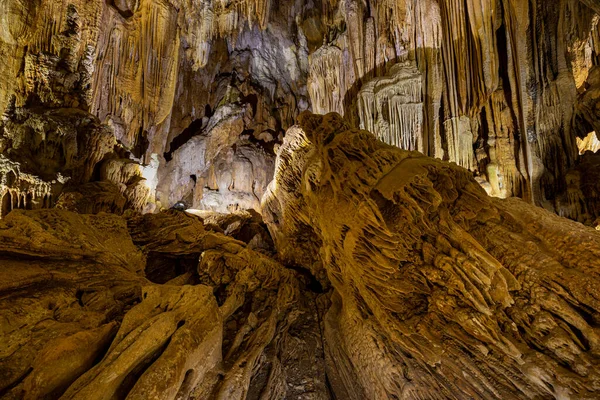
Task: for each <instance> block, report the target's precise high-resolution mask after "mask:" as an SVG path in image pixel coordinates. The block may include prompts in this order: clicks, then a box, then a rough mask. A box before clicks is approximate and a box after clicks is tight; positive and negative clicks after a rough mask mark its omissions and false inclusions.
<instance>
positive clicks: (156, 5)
mask: <svg viewBox="0 0 600 400" xmlns="http://www.w3.org/2000/svg"><path fill="white" fill-rule="evenodd" d="M599 11H600V8H599V7H598V6H597V5H596V4H595V2H594V1H591V0H585V1H581V0H565V1H561V2H560V4H554V3H552V4H551V3H548V2H543V1H539V0H526V1H521V2H518V1H514V0H502V1H495V0H494V1H491V0H485V1H473V0H468V1H464V2H463V1H455V0H426V1H422V0H400V1H388V0H386V1H373V0H368V1H358V0H348V1H337V0H294V1H289V2H284V3H281V4H279V3H276V2H275V3H274V2H271V1H267V0H261V1H246V0H236V1H226V2H223V1H216V0H168V1H163V0H137V1H126V0H119V1H99V0H93V1H82V0H73V1H70V2H68V3H57V2H53V1H49V0H36V1H34V2H31V1H30V2H22V1H19V0H6V1H5V2H4V4H3V5H2V8H1V9H0V13H1V14H2V28H3V29H2V31H1V32H0V56H1V57H0V59H1V60H0V70H1V71H2V72H3V73H2V74H1V76H0V111H2V112H5V113H6V114H7V115H11V114H12V113H14V111H15V110H26V111H23V112H22V113H34V114H35V113H36V112H39V110H38V111H35V109H36V107H37V108H38V109H39V108H42V109H44V110H57V109H66V108H70V109H76V110H81V111H86V112H89V113H90V114H92V115H93V116H95V117H96V118H98V120H99V121H100V122H101V123H102V124H105V125H106V126H108V128H106V127H104V128H103V129H107V131H108V132H110V135H111V136H112V137H113V138H114V139H115V141H116V142H117V143H118V144H119V146H120V147H121V149H122V150H123V151H121V152H120V154H118V155H116V156H115V157H114V158H125V159H129V160H132V161H134V162H136V163H138V164H140V165H141V168H142V169H146V168H149V167H150V168H151V169H152V170H153V171H154V172H152V175H153V176H154V177H155V178H156V179H155V181H153V182H150V181H149V180H148V179H147V182H146V183H145V186H146V187H147V190H148V193H147V197H146V198H144V195H143V193H142V192H143V190H142V189H143V188H135V190H134V191H135V192H136V193H135V194H132V195H131V196H129V197H130V199H129V200H128V205H127V206H126V208H129V207H130V205H131V207H133V208H136V209H143V210H146V211H150V210H153V209H161V208H169V207H171V206H173V205H174V204H175V203H177V202H179V201H183V200H185V202H186V203H189V204H190V205H191V206H194V207H196V208H201V207H205V208H211V209H216V210H219V211H224V210H226V209H227V207H229V208H235V207H239V208H247V207H252V208H254V209H256V210H257V211H260V210H259V209H258V201H257V200H256V197H260V193H262V192H263V191H264V190H265V188H266V184H267V183H268V179H267V180H265V179H263V178H262V177H261V176H257V175H256V174H255V172H256V171H257V170H258V169H261V168H263V167H264V166H265V165H264V164H270V163H271V161H272V159H273V157H274V152H273V148H274V147H276V145H279V144H280V142H281V138H282V136H283V133H284V132H285V130H286V129H287V128H289V127H290V126H291V125H293V123H294V121H295V118H296V116H297V115H298V114H299V113H300V112H302V111H304V110H308V109H310V110H312V111H313V112H317V113H327V112H338V113H340V114H342V115H344V117H345V119H346V120H347V121H348V122H349V123H350V124H351V125H352V126H354V127H359V126H360V127H363V128H366V129H367V130H369V131H372V132H373V133H375V134H377V135H378V137H381V138H384V140H387V141H388V142H389V143H392V144H394V145H397V146H399V147H401V148H404V149H407V150H413V149H414V150H418V151H420V152H422V153H424V154H425V155H429V156H432V157H436V158H440V159H443V160H448V161H453V162H456V163H457V164H459V165H461V166H463V167H465V168H467V169H469V170H471V171H472V172H473V174H474V175H476V176H477V178H478V181H479V182H480V183H481V184H482V185H483V186H484V187H485V188H486V190H487V191H488V193H489V194H491V195H493V196H497V197H502V198H505V197H510V196H517V197H521V198H523V199H525V200H527V201H529V202H532V203H535V204H537V205H540V206H543V207H545V208H548V209H552V210H554V211H555V212H557V213H558V214H561V213H562V214H565V213H564V212H563V211H562V208H564V207H573V206H575V205H570V204H567V205H565V204H564V196H563V194H564V193H565V191H566V190H567V186H568V182H567V171H569V170H570V169H572V168H574V167H575V166H576V165H578V162H579V159H578V154H577V144H576V138H577V137H580V138H583V137H585V136H586V135H587V134H588V133H589V132H591V131H593V130H596V129H595V128H594V127H593V126H594V125H595V124H597V120H598V116H597V112H596V109H595V104H596V102H597V101H596V100H597V99H596V98H597V94H596V91H597V90H598V89H597V86H598V83H597V81H598V77H597V76H596V75H598V73H597V68H596V66H597V63H598V55H597V54H598V53H599V52H600V44H599V43H600V35H599V34H598V29H599V26H598V20H599V18H598V16H597V14H596V13H597V12H599ZM46 112H47V111H46ZM54 112H55V111H54ZM19 123H20V122H19ZM230 124H232V125H230ZM9 130H10V129H9ZM223 130H226V131H227V132H223ZM211 137H214V139H211ZM245 138H250V140H251V141H254V140H257V141H259V142H263V143H262V144H261V145H260V146H259V147H261V148H263V149H265V153H264V154H262V155H258V159H256V160H254V159H253V160H250V164H253V163H254V162H256V163H257V164H256V165H252V166H250V165H246V166H245V167H244V170H243V171H241V172H240V173H241V174H242V175H243V176H250V175H254V177H255V178H256V179H254V181H255V187H254V190H246V189H244V190H233V191H229V190H225V193H223V190H222V185H216V184H215V182H214V177H213V176H218V175H221V174H225V175H227V174H228V173H229V172H230V171H220V170H219V171H213V172H210V171H208V170H209V169H211V168H212V167H210V165H213V164H214V163H217V164H218V160H224V159H229V158H230V157H231V154H232V153H236V151H237V149H236V148H235V147H237V146H238V145H237V141H238V140H241V142H242V143H243V142H244V140H245ZM206 140H208V141H209V142H210V141H213V140H214V141H216V142H217V143H220V146H218V150H219V151H218V152H217V153H218V154H217V153H215V154H212V155H211V154H208V156H210V157H209V158H205V157H201V158H198V157H195V158H192V157H189V158H188V157H187V153H186V149H187V151H193V149H195V148H196V147H197V146H200V147H202V146H203V145H202V144H200V143H198V142H204V141H206ZM264 144H266V146H263V145H264ZM16 145H18V143H17V144H16ZM234 145H235V147H234ZM7 146H8V147H7ZM10 146H12V144H10V143H8V144H4V145H0V147H2V148H3V149H4V150H3V152H6V151H8V149H9V147H10ZM50 147H53V146H50ZM202 151H203V150H200V152H202ZM178 153H179V156H178ZM209 153H211V152H209ZM213 156H214V157H215V159H213ZM45 157H46V158H47V157H51V158H52V160H49V161H51V162H52V163H61V157H62V156H61V155H60V154H53V153H49V154H46V156H45ZM172 157H176V159H175V160H173V158H172ZM182 157H183V158H186V160H184V161H182V160H181V158H182ZM242 157H243V156H242ZM30 158H31V157H30ZM217 159H218V160H217ZM13 161H17V162H20V161H19V160H16V159H13ZM155 164H156V165H155ZM237 164H238V165H239V163H237ZM184 165H185V167H184ZM180 167H181V168H180ZM87 172H89V171H87ZM205 174H207V175H206V176H204V177H201V176H200V175H205ZM34 175H35V174H34ZM259 175H260V174H259ZM36 176H37V175H36ZM192 176H195V177H196V178H195V179H196V181H195V182H194V178H192ZM93 178H94V179H93V180H98V177H97V176H94V177H93ZM223 179H225V180H227V179H228V178H223ZM217 180H218V178H217ZM234 180H235V179H234ZM87 181H89V179H88V180H86V182H82V183H87ZM217 186H218V187H219V192H218V194H216V193H215V190H216V187H217ZM11 189H13V190H16V189H15V188H11ZM205 189H208V190H205ZM54 190H55V191H54V193H53V196H54V198H57V197H58V195H59V194H60V191H61V190H62V189H61V188H58V187H57V188H55V189H54ZM130 191H132V190H130ZM123 194H124V195H125V193H123ZM205 195H206V198H205ZM126 197H127V195H126ZM215 197H217V198H218V199H219V200H218V201H220V202H221V203H222V204H219V206H217V205H216V203H215V201H216V199H215ZM143 201H145V202H146V204H143V205H140V204H139V203H141V202H143ZM588 206H589V207H591V206H593V205H592V204H589V205H588ZM567 214H568V213H567Z"/></svg>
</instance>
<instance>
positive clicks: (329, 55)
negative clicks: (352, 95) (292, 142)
mask: <svg viewBox="0 0 600 400" xmlns="http://www.w3.org/2000/svg"><path fill="white" fill-rule="evenodd" d="M342 63H343V60H342V51H341V50H340V49H339V48H337V47H335V46H323V47H321V48H319V49H318V50H317V51H315V52H314V53H313V54H312V55H311V56H310V72H309V76H308V91H309V93H310V98H311V101H312V107H313V111H314V112H316V113H327V112H330V111H335V112H337V113H339V114H341V115H343V114H344V104H343V100H344V94H345V93H346V88H345V86H344V85H345V77H344V69H343V67H342Z"/></svg>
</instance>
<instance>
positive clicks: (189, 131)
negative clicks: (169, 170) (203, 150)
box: [163, 119, 202, 162]
mask: <svg viewBox="0 0 600 400" xmlns="http://www.w3.org/2000/svg"><path fill="white" fill-rule="evenodd" d="M200 133H202V119H196V120H194V121H192V123H191V124H190V125H189V126H188V127H187V128H185V129H184V130H183V131H182V132H181V133H180V134H179V135H177V136H175V138H174V139H173V140H172V141H171V143H170V144H169V151H167V152H166V153H164V154H163V156H164V157H165V160H166V161H167V162H169V161H171V160H172V159H173V153H174V152H175V151H176V150H177V149H179V148H180V147H181V146H183V145H184V144H186V143H187V142H188V141H189V140H190V139H191V138H193V137H194V136H198V135H199V134H200Z"/></svg>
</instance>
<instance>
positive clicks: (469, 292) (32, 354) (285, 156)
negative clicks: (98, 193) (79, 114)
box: [0, 113, 600, 400]
mask: <svg viewBox="0 0 600 400" xmlns="http://www.w3.org/2000/svg"><path fill="white" fill-rule="evenodd" d="M106 192H108V190H106ZM114 192H115V193H119V192H118V189H115V190H114ZM263 211H264V215H265V218H266V223H267V226H268V229H269V230H270V232H271V234H272V236H273V238H274V243H275V245H276V250H277V255H275V254H274V250H275V249H273V248H271V247H270V245H269V242H268V241H266V240H265V238H267V237H268V235H267V236H265V235H266V233H265V232H264V226H263V225H262V222H261V218H260V216H259V215H258V214H257V213H253V212H240V211H238V212H235V213H233V214H218V213H215V212H208V211H204V212H196V213H197V214H200V215H201V216H198V215H193V214H190V213H186V212H181V211H168V212H162V213H157V214H145V215H143V214H139V213H133V212H131V211H129V212H126V213H125V214H124V215H123V216H117V215H114V214H107V213H104V212H99V213H98V214H95V215H92V214H87V215H81V214H76V213H73V212H70V211H65V210H57V209H54V210H13V211H12V212H10V213H9V214H8V215H7V216H6V217H5V218H3V219H2V221H0V309H1V310H2V313H1V318H0V333H1V337H2V340H1V341H0V370H1V371H3V374H1V375H0V397H2V398H6V399H40V398H47V399H57V398H60V399H86V400H87V399H111V398H126V399H187V398H189V399H334V398H343V399H385V398H400V399H448V398H451V399H464V398H475V399H515V398H516V399H533V398H561V399H591V398H596V397H598V394H599V393H600V368H599V367H600V336H599V335H600V333H599V326H600V294H599V293H598V287H600V275H599V273H598V271H599V270H600V265H599V264H598V262H599V261H598V260H600V257H599V256H600V234H599V233H598V232H597V231H595V230H594V229H592V228H589V227H585V226H583V225H582V224H579V223H576V222H573V221H569V220H567V219H564V218H561V217H558V216H556V215H555V214H552V213H550V212H548V211H546V210H543V209H541V208H538V207H535V206H534V205H531V204H528V203H526V202H524V201H522V200H519V199H514V198H512V199H505V200H502V199H497V198H492V197H488V196H487V195H486V193H485V191H484V190H483V189H482V188H481V187H480V185H479V184H478V183H477V182H476V181H475V180H474V179H473V177H472V176H471V174H470V172H469V171H468V170H466V169H463V168H461V167H459V166H457V165H456V164H451V163H447V162H443V161H440V160H435V159H432V158H429V157H426V156H423V155H422V154H421V153H418V152H409V151H404V150H401V149H399V148H397V147H394V146H390V145H387V144H384V143H383V142H381V141H378V140H377V139H376V138H375V137H374V135H372V134H371V133H369V132H367V131H362V130H356V129H351V128H349V127H348V125H347V123H346V122H344V121H343V120H342V118H341V117H340V116H339V115H337V114H328V115H326V116H324V117H323V116H317V115H312V114H309V113H305V114H302V115H301V116H300V118H299V121H298V125H296V126H294V127H292V128H291V129H290V130H288V132H287V134H286V137H285V140H284V143H283V145H282V147H281V148H280V150H279V153H278V158H277V161H276V172H275V179H274V181H273V182H272V183H271V184H270V186H269V190H268V192H267V193H266V195H265V196H264V198H263ZM203 218H204V219H203ZM227 235H231V236H233V237H235V238H238V239H240V240H237V239H235V238H233V237H231V236H227ZM257 237H260V238H257ZM259 244H261V246H259Z"/></svg>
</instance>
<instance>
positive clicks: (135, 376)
mask: <svg viewBox="0 0 600 400" xmlns="http://www.w3.org/2000/svg"><path fill="white" fill-rule="evenodd" d="M170 343H171V337H169V338H168V339H167V341H166V342H165V343H164V344H163V345H162V346H161V347H160V348H159V349H157V350H156V351H154V352H153V353H152V354H150V355H148V356H147V357H146V358H145V359H143V360H141V361H140V362H139V363H138V364H137V365H136V366H135V367H134V368H133V370H132V371H131V372H130V373H129V374H128V375H127V376H126V377H125V378H124V379H123V382H122V383H121V385H120V386H119V388H118V389H117V390H116V391H115V399H119V400H123V399H125V398H127V395H128V394H129V392H130V391H131V389H133V386H134V385H135V384H136V383H137V381H138V380H139V379H140V377H141V376H142V375H143V374H144V372H146V370H147V369H148V368H149V367H150V366H151V365H152V364H153V363H154V362H155V361H156V360H158V358H159V357H160V356H161V355H162V354H163V353H164V351H165V350H166V349H167V347H168V346H169V344H170Z"/></svg>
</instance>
